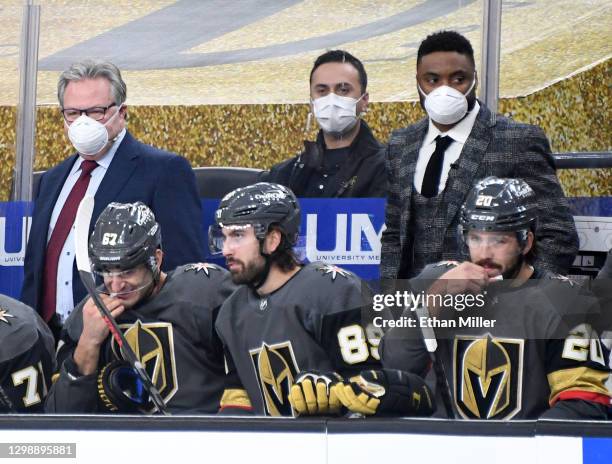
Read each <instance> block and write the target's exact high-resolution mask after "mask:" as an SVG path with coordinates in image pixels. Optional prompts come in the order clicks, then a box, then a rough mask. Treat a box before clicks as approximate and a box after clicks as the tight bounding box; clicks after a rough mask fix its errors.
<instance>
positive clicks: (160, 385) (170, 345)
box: [111, 320, 178, 411]
mask: <svg viewBox="0 0 612 464" xmlns="http://www.w3.org/2000/svg"><path fill="white" fill-rule="evenodd" d="M119 328H120V329H121V330H122V331H123V333H124V335H125V338H126V340H127V341H128V343H129V345H130V346H131V347H132V350H134V353H135V354H136V357H137V358H138V359H139V360H140V362H141V363H142V365H143V366H144V368H145V369H146V371H147V374H149V377H150V378H151V381H152V382H153V384H154V385H155V386H156V387H157V389H158V390H159V393H160V394H161V396H162V398H163V399H164V401H165V402H166V403H167V402H168V401H169V400H170V399H171V398H172V397H173V396H174V395H175V393H176V392H177V390H178V380H177V374H176V361H175V354H174V333H173V328H172V324H170V323H169V322H141V321H140V320H137V321H136V322H134V323H133V324H119ZM111 349H112V351H113V354H114V355H115V357H116V358H117V359H123V357H122V356H121V354H120V350H119V346H118V345H117V342H116V341H115V339H114V338H113V339H112V344H111ZM147 409H150V410H151V411H153V410H154V409H155V406H154V405H153V403H152V402H151V404H150V407H148V408H147Z"/></svg>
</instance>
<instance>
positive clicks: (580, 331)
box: [381, 177, 610, 419]
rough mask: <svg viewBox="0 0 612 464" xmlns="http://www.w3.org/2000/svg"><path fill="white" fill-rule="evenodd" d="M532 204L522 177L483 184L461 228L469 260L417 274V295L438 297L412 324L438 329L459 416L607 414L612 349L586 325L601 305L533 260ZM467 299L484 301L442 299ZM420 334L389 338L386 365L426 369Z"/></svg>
mask: <svg viewBox="0 0 612 464" xmlns="http://www.w3.org/2000/svg"><path fill="white" fill-rule="evenodd" d="M536 200H537V199H536V197H535V193H534V192H533V190H532V189H531V188H530V187H529V185H528V184H527V183H526V182H525V181H523V180H519V179H500V178H496V177H488V178H486V179H484V180H482V181H480V182H478V183H477V184H476V185H475V186H474V188H473V189H472V191H471V192H470V194H469V195H468V197H467V199H466V202H465V204H464V205H463V208H462V211H461V218H460V226H459V231H458V236H459V237H460V239H461V240H462V243H463V246H464V253H466V254H467V255H468V256H469V261H465V262H462V263H458V262H448V261H447V262H441V263H438V264H432V265H428V266H427V267H425V269H424V270H423V271H422V272H421V274H420V275H419V276H417V277H416V278H415V279H411V286H412V289H413V291H415V292H417V293H420V292H425V293H426V294H427V295H428V296H430V297H432V298H430V299H429V301H431V303H430V304H429V306H428V308H427V309H428V313H429V314H428V318H426V320H425V321H422V320H420V318H418V319H419V320H418V321H416V325H417V327H418V326H422V324H423V323H425V324H429V323H430V321H432V322H431V323H432V324H435V325H436V326H437V327H439V328H438V329H436V338H437V342H438V349H437V355H438V357H439V358H440V359H442V361H443V366H444V371H445V374H446V377H447V379H448V385H449V386H450V389H451V395H452V403H453V407H454V409H455V410H456V415H457V416H458V417H462V418H465V419H535V418H539V417H543V418H555V419H605V418H606V411H607V408H608V406H609V405H610V392H609V391H608V390H607V388H606V387H605V386H604V382H605V381H606V379H607V377H608V375H609V370H608V368H607V366H606V363H605V361H604V360H605V359H607V353H606V350H605V348H604V347H603V346H602V344H601V342H600V340H599V337H598V334H597V333H596V331H595V330H594V329H593V328H592V326H591V325H590V321H593V320H597V317H596V316H597V314H596V312H597V310H598V303H597V301H596V300H595V298H594V297H593V296H592V294H589V293H588V292H587V291H586V289H584V288H582V287H580V286H579V285H576V284H574V283H573V282H572V281H571V280H569V279H567V278H563V277H561V276H558V275H556V274H552V273H550V272H548V271H543V270H541V269H538V268H537V267H534V266H533V265H532V264H531V263H532V262H533V256H534V251H535V250H534V243H535V237H534V230H536V214H537V213H536V212H537V206H536ZM436 296H439V297H443V298H438V299H437V300H436V298H435V297H436ZM449 296H450V297H453V298H451V299H450V300H449V298H448V297H449ZM467 296H471V297H481V298H482V301H483V304H481V303H480V301H481V300H480V298H476V299H474V298H472V299H471V301H475V302H478V303H477V304H476V303H475V304H474V305H471V307H466V306H465V305H464V306H462V307H459V306H458V305H457V304H450V305H446V303H442V301H455V302H458V301H464V302H465V301H468V299H467ZM458 297H462V298H458ZM463 297H465V298H463ZM405 314H407V315H408V316H409V317H410V316H411V315H414V314H415V312H412V311H407V313H405ZM434 320H435V321H436V322H433V321H434ZM483 321H486V323H485V322H483ZM418 331H419V329H418V328H416V329H411V328H406V329H404V328H394V329H391V330H390V331H389V332H387V333H386V334H385V336H384V338H383V341H382V344H381V356H382V362H383V365H384V366H385V367H393V368H396V369H402V370H405V371H408V372H413V373H416V374H420V375H423V376H424V375H425V374H426V373H427V371H428V369H429V365H430V362H429V354H428V353H427V350H426V348H425V344H424V343H423V340H422V339H420V338H419V337H418V336H415V335H414V333H415V332H416V333H419V332H418Z"/></svg>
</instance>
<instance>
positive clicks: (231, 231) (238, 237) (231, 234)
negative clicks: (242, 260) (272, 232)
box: [208, 224, 266, 255]
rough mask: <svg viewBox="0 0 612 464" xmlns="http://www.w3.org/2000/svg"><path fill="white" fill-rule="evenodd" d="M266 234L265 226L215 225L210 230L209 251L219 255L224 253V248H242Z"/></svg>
mask: <svg viewBox="0 0 612 464" xmlns="http://www.w3.org/2000/svg"><path fill="white" fill-rule="evenodd" d="M251 231H253V232H254V236H253V234H252V233H251ZM265 233H266V227H265V226H264V225H263V224H229V225H223V224H213V225H211V226H210V227H209V228H208V249H209V250H210V252H211V253H212V254H213V255H218V254H220V253H223V248H224V247H230V248H232V247H237V246H240V245H242V244H243V243H245V242H246V241H247V240H249V239H251V238H253V237H255V238H263V237H264V235H265Z"/></svg>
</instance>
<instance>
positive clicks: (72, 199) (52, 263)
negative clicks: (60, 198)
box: [42, 160, 98, 322]
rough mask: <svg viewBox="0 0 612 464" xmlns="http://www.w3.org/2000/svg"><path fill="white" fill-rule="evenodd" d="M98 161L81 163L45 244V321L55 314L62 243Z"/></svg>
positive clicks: (43, 306)
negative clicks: (75, 179) (72, 185)
mask: <svg viewBox="0 0 612 464" xmlns="http://www.w3.org/2000/svg"><path fill="white" fill-rule="evenodd" d="M97 166H98V163H96V162H95V161H90V160H84V161H83V162H82V163H81V175H80V176H79V179H78V180H77V181H76V184H74V187H72V190H71V191H70V194H69V195H68V198H66V202H65V203H64V206H63V207H62V211H61V212H60V215H59V217H58V218H57V222H56V223H55V227H54V228H53V232H52V233H51V238H50V239H49V243H48V244H47V253H46V255H45V268H44V271H43V300H42V316H43V319H44V320H45V321H47V322H49V320H50V319H51V317H53V314H55V306H56V298H57V295H56V293H57V265H58V261H59V257H60V253H61V252H62V248H63V247H64V243H65V242H66V239H67V238H68V235H69V234H70V229H71V228H72V225H73V224H74V219H75V218H76V212H77V209H78V207H79V203H81V200H82V199H83V197H84V196H85V192H86V191H87V186H88V185H89V181H90V179H91V171H93V170H94V169H96V167H97Z"/></svg>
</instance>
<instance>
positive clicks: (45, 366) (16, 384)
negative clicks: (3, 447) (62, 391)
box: [0, 295, 55, 413]
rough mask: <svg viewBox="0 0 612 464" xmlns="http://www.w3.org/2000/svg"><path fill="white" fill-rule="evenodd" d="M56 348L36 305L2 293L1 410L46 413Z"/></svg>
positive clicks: (0, 348)
mask: <svg viewBox="0 0 612 464" xmlns="http://www.w3.org/2000/svg"><path fill="white" fill-rule="evenodd" d="M53 347H54V340H53V334H52V333H51V330H50V329H49V327H47V324H45V322H44V321H43V320H42V319H41V318H40V316H39V315H38V314H36V312H35V311H34V310H33V309H32V308H30V307H29V306H26V305H24V304H23V303H20V302H19V301H17V300H14V299H12V298H9V297H8V296H5V295H0V413H24V412H42V409H43V405H44V401H45V396H46V395H47V391H48V387H49V385H50V383H51V374H52V373H53V370H54V369H55V354H54V352H53Z"/></svg>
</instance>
